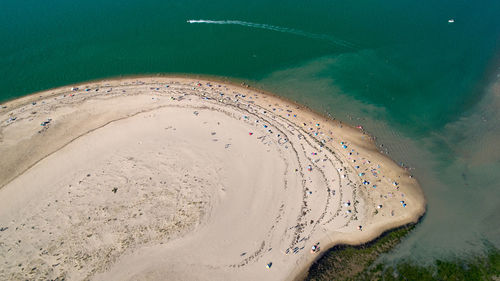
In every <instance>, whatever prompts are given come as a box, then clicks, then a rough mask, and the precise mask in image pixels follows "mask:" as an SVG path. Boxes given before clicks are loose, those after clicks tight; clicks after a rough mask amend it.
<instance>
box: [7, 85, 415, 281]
mask: <svg viewBox="0 0 500 281" xmlns="http://www.w3.org/2000/svg"><path fill="white" fill-rule="evenodd" d="M74 87H78V89H71V87H65V88H60V89H55V90H51V91H47V92H44V93H41V94H35V95H31V96H28V97H24V98H21V99H18V100H14V101H11V102H8V103H6V104H5V105H4V106H3V107H2V109H0V122H1V125H0V154H1V163H0V186H1V189H0V279H1V280H24V279H30V280H48V279H58V280H62V279H68V280H90V279H92V280H290V279H294V278H297V277H298V276H301V274H302V273H303V272H304V271H305V270H307V268H308V267H309V265H310V264H311V263H312V262H313V261H314V260H315V259H316V258H317V257H318V256H319V255H320V254H321V253H322V252H323V251H324V250H326V249H327V248H329V247H331V246H333V245H335V244H338V243H350V244H359V243H363V242H366V241H369V240H371V239H373V238H375V237H377V236H378V235H380V234H381V232H383V231H384V230H387V229H389V228H393V227H396V226H400V225H403V224H407V223H409V222H415V221H416V220H417V219H418V218H419V217H420V216H421V215H422V214H423V213H424V211H425V200H424V196H423V194H422V192H421V190H420V188H419V186H418V183H417V182H416V180H415V179H413V178H411V176H410V175H409V174H408V173H407V171H405V170H403V169H401V168H400V167H398V166H397V165H396V164H395V163H394V162H392V161H391V160H390V159H388V158H387V157H386V156H384V155H382V154H381V153H379V152H378V151H377V149H376V148H375V145H374V144H373V141H372V140H371V138H370V137H369V136H368V135H366V134H364V133H363V132H362V131H361V130H359V129H355V128H351V127H348V126H342V125H341V124H340V123H339V122H337V121H333V120H327V119H326V118H325V117H322V116H320V115H318V114H315V113H313V112H311V111H309V110H307V109H305V108H302V107H300V106H298V105H296V104H294V103H291V102H288V101H285V100H283V99H279V98H277V97H275V96H272V95H268V94H264V93H260V92H258V91H255V90H251V89H249V88H245V87H238V86H234V85H230V84H223V83H219V82H209V81H206V80H195V79H189V78H175V77H154V78H129V79H121V80H110V81H100V82H92V83H87V84H81V85H77V86H74ZM5 106H6V107H5ZM42 124H43V125H42ZM344 145H345V146H344ZM360 226H361V227H362V228H361V229H359V227H360ZM317 243H319V247H320V250H319V251H317V252H316V253H312V252H311V247H312V246H313V245H315V244H317ZM271 262H272V266H271V267H270V268H267V267H266V265H267V264H268V263H271Z"/></svg>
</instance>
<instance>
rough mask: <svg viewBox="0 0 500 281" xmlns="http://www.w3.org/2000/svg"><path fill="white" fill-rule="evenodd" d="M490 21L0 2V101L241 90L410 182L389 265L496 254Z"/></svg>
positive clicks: (384, 6)
mask: <svg viewBox="0 0 500 281" xmlns="http://www.w3.org/2000/svg"><path fill="white" fill-rule="evenodd" d="M499 15H500V2H499V1H494V0H486V1H481V2H478V1H471V0H468V1H442V0H438V1H407V0H402V1H395V0H389V1H370V0H361V1H331V0H330V1H320V0H312V1H307V2H304V1H251V2H248V3H243V2H235V1H159V0H142V1H131V0H124V1H109V0H102V1H95V0H87V1H81V0H75V1H62V0H53V1H40V0H26V1H2V3H0V38H1V42H2V44H0V101H2V100H7V99H11V98H14V97H18V96H22V95H25V94H29V93H32V92H35V91H39V90H44V89H49V88H53V87H57V86H62V85H67V84H70V83H75V82H80V81H86V80H92V79H99V78H105V77H112V76H119V75H133V74H150V73H194V74H208V75H217V76H224V77H230V78H237V79H243V80H246V81H249V82H250V83H251V84H252V85H253V86H256V87H260V88H263V89H266V90H270V91H273V92H275V93H277V94H279V95H282V96H285V97H289V98H292V99H295V100H297V101H299V102H302V103H305V104H307V105H309V106H311V107H313V108H315V109H317V110H320V111H322V112H329V113H331V114H332V115H333V116H335V117H336V118H339V119H342V120H344V121H346V122H350V123H351V124H354V125H356V124H362V125H363V126H364V127H365V128H366V129H367V130H368V131H369V132H371V133H372V134H374V135H375V136H376V137H377V139H378V142H379V143H383V144H384V149H386V150H387V151H388V153H389V155H390V156H392V157H393V159H395V160H396V161H398V162H400V161H402V162H404V163H405V164H406V165H409V166H410V167H412V168H413V169H414V173H415V175H416V176H417V178H418V179H419V180H420V182H421V184H422V186H423V189H424V190H425V194H426V196H427V199H428V213H427V215H426V217H425V218H424V220H423V222H422V223H421V224H420V225H419V227H418V228H417V230H416V231H415V233H413V234H412V235H411V236H410V237H409V238H408V239H407V240H406V241H405V242H403V243H402V244H401V245H400V246H399V247H398V248H397V249H395V250H394V251H393V252H392V253H390V255H387V257H386V258H387V259H389V260H390V259H399V258H409V257H411V258H414V259H417V260H421V261H425V260H427V261H428V260H431V259H430V258H436V257H442V256H455V255H467V254H469V253H471V252H481V251H483V249H484V244H485V241H489V243H493V244H494V245H496V246H497V247H500V204H499V198H500V184H498V182H500V175H499V174H500V173H499V172H498V171H500V148H499V147H500V146H499V142H500V114H499V113H498V108H499V106H500V97H499V95H500V90H499V86H498V85H497V84H496V82H497V81H498V79H499V78H498V76H497V75H499V74H500V69H499V68H498V66H499V65H500V59H499V57H500V55H499V49H500V16H499ZM451 18H453V19H455V22H454V23H448V20H449V19H451ZM189 20H195V22H191V23H189V22H188V21H189ZM198 20H205V21H203V22H199V21H198ZM495 87H496V88H495Z"/></svg>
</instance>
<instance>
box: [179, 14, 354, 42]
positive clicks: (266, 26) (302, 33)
mask: <svg viewBox="0 0 500 281" xmlns="http://www.w3.org/2000/svg"><path fill="white" fill-rule="evenodd" d="M187 22H188V23H204V24H230V25H240V26H245V27H253V28H260V29H267V30H271V31H277V32H283V33H289V34H294V35H299V36H303V37H308V38H312V39H319V40H325V41H329V42H330V43H333V44H335V45H338V46H341V47H344V48H348V49H355V48H357V46H356V45H355V44H353V43H351V42H348V41H345V40H342V39H339V38H336V37H334V36H331V35H326V34H316V33H310V32H306V31H302V30H298V29H293V28H287V27H281V26H275V25H269V24H262V23H253V22H246V21H239V20H187Z"/></svg>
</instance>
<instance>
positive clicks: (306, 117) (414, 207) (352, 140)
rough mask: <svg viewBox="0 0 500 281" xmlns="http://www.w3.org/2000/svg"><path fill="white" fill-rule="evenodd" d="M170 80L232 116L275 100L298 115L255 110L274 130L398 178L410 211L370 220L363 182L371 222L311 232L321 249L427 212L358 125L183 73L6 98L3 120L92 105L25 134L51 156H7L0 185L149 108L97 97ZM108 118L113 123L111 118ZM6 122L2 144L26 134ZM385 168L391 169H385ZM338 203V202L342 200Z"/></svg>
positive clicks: (306, 258) (307, 258)
mask: <svg viewBox="0 0 500 281" xmlns="http://www.w3.org/2000/svg"><path fill="white" fill-rule="evenodd" d="M139 80H144V81H147V82H143V83H137V81H139ZM174 82H176V83H180V84H182V85H185V86H186V87H185V89H184V88H183V89H184V90H183V91H186V93H188V95H189V94H192V95H193V97H195V96H196V95H198V94H200V93H202V92H203V93H205V94H203V93H202V95H199V97H210V100H211V102H212V103H213V104H212V105H211V106H216V107H217V106H222V107H220V108H221V109H222V110H225V109H224V108H225V107H226V106H230V107H233V108H234V109H235V110H236V111H235V113H231V114H238V113H237V111H238V110H241V107H242V106H248V107H249V108H252V107H255V108H256V109H259V108H260V109H264V108H273V107H276V108H278V106H275V104H279V108H282V109H284V108H285V107H288V108H293V111H294V113H295V114H298V115H299V117H298V118H297V120H294V119H293V118H291V117H290V118H288V119H289V120H288V119H287V117H286V114H287V113H286V111H283V114H281V115H280V114H274V113H272V112H269V114H267V113H265V111H264V115H262V113H259V114H260V115H256V116H260V117H262V118H268V117H264V116H265V115H266V114H267V115H266V116H269V117H273V118H278V119H279V120H280V121H279V122H278V121H277V120H278V119H273V118H271V119H269V121H270V120H275V121H272V122H275V123H276V122H277V123H276V125H277V126H278V127H277V129H279V128H282V129H283V128H285V127H286V126H292V125H293V124H294V125H293V127H294V128H296V129H294V130H299V129H298V128H300V125H301V124H300V123H301V122H302V123H304V124H305V123H306V121H307V123H308V126H303V127H304V128H303V129H300V130H302V131H301V133H305V134H308V136H307V138H310V139H311V140H315V141H316V142H317V144H309V145H310V146H311V147H318V149H320V150H321V148H323V146H324V147H325V148H327V147H328V148H329V149H330V151H331V152H332V153H333V154H332V155H338V156H339V157H341V158H342V157H344V158H342V159H344V160H347V159H349V158H350V157H349V156H348V155H347V154H346V153H347V150H342V149H339V148H338V146H339V144H338V142H337V141H339V140H340V139H342V141H345V142H346V143H347V144H348V145H349V148H350V149H351V148H354V149H355V151H356V153H358V151H359V153H361V155H367V158H366V159H370V160H369V161H368V160H363V161H368V163H369V162H370V161H373V162H374V163H375V161H377V163H381V164H382V165H380V166H382V167H383V168H382V169H384V171H383V172H382V171H380V172H378V171H377V172H376V173H375V172H373V173H374V176H375V174H387V175H388V178H389V177H390V178H391V179H392V178H394V179H393V181H394V182H395V181H396V180H397V181H398V182H399V183H398V184H397V185H398V186H401V187H404V193H405V196H406V198H407V199H405V200H408V202H410V203H409V204H410V205H408V208H405V210H408V211H401V212H403V213H402V214H401V215H400V214H399V212H400V211H398V212H397V214H396V215H394V214H393V216H396V217H394V218H389V219H387V218H384V219H381V218H380V215H379V216H377V218H378V219H377V218H374V217H375V215H376V214H371V211H370V212H368V213H366V211H367V210H368V206H371V207H370V210H371V208H373V207H374V205H373V204H375V201H374V199H373V198H371V197H370V195H367V194H370V193H369V192H371V191H365V190H363V188H364V186H363V185H360V186H358V187H357V188H359V192H360V194H364V193H366V194H364V195H366V196H368V197H367V198H365V199H363V204H366V206H363V207H362V208H364V209H365V210H364V211H365V214H364V216H366V217H370V218H371V219H367V220H366V222H367V223H371V224H369V225H365V226H363V231H355V232H352V231H348V232H344V231H342V232H338V231H333V232H332V231H330V232H328V233H326V234H325V235H323V238H319V237H320V236H321V235H320V236H318V235H319V234H314V235H316V236H315V237H317V238H318V239H319V240H321V247H322V248H323V247H325V246H326V248H330V247H332V246H334V245H337V244H342V243H345V244H351V245H353V244H360V243H364V242H367V241H370V240H372V239H374V238H376V237H378V236H379V235H380V234H381V233H383V232H384V231H386V230H387V229H390V228H394V227H397V226H401V225H405V224H407V223H409V222H416V221H417V220H418V218H419V217H420V216H421V215H422V214H423V213H424V212H425V198H424V196H423V194H422V191H421V189H420V188H419V186H418V183H417V182H416V181H415V180H414V179H410V178H404V177H403V178H401V179H396V178H395V177H401V176H406V177H408V176H409V175H408V174H407V172H406V171H404V170H403V169H402V168H400V167H399V166H397V165H396V164H395V163H394V161H392V160H391V159H390V158H388V157H387V156H386V155H382V154H380V153H379V152H378V151H377V149H376V147H375V145H374V142H373V140H372V138H371V137H369V136H367V135H366V134H364V133H362V132H360V131H359V130H358V129H355V128H352V127H349V126H345V125H341V123H339V122H338V121H334V120H329V119H327V118H325V117H324V116H322V115H320V114H319V113H316V112H313V111H312V110H310V109H308V108H306V107H305V106H302V105H298V104H296V103H293V102H290V101H288V100H285V99H283V98H280V97H277V96H275V95H270V94H268V93H262V91H260V90H255V89H251V88H246V87H239V86H236V85H233V84H229V83H228V82H224V84H223V87H224V88H227V89H228V90H227V93H232V92H235V91H237V92H238V93H240V92H241V93H244V94H240V96H237V97H235V98H228V97H227V96H226V97H224V98H221V101H217V99H214V98H213V97H212V96H210V95H214V94H216V93H215V92H214V91H212V90H213V89H214V88H212V87H210V86H207V85H208V84H207V83H213V84H220V83H219V82H217V81H216V80H212V79H210V80H204V79H197V78H196V79H193V78H185V77H183V78H181V77H164V76H155V77H149V78H147V77H133V78H122V79H119V80H101V81H98V82H93V83H79V84H78V85H77V86H75V87H86V88H88V89H91V90H89V91H81V90H80V91H76V92H75V91H70V90H69V89H68V88H69V86H67V87H62V88H57V89H53V90H49V91H44V92H41V93H36V94H33V95H30V96H27V97H23V98H20V99H17V100H13V101H10V102H7V103H6V105H7V106H8V107H7V108H6V109H1V110H0V116H4V117H3V119H5V118H6V117H7V116H9V115H8V114H6V113H11V112H13V113H14V114H13V115H16V113H18V114H20V115H22V114H23V113H24V114H27V113H26V110H32V109H31V108H32V107H34V106H35V104H33V105H32V106H31V105H30V104H32V103H33V102H36V103H37V104H38V103H41V102H43V101H47V103H48V102H49V101H50V100H57V99H58V98H59V100H57V102H58V103H55V104H54V105H53V107H54V108H56V107H58V106H59V107H60V108H73V109H74V108H77V107H78V106H80V107H81V106H87V105H88V104H90V103H93V104H92V106H88V107H86V109H85V110H83V111H81V112H79V113H78V114H76V113H74V112H73V113H69V115H68V112H66V113H65V114H66V115H64V116H66V117H68V116H79V117H78V118H80V119H79V120H77V121H80V120H88V124H81V123H79V122H77V121H74V120H71V119H70V118H68V119H64V118H66V117H64V118H63V119H64V120H65V121H64V122H62V121H61V123H57V122H59V120H56V121H54V122H53V123H55V125H54V128H49V129H47V130H46V131H44V132H42V133H41V134H40V133H39V134H35V136H34V138H33V139H31V138H26V136H24V138H25V140H26V141H25V142H24V145H25V147H24V148H26V147H27V148H30V149H28V150H26V151H28V152H29V151H37V149H40V148H41V147H42V150H43V149H48V151H51V153H49V154H43V153H42V154H38V155H32V156H30V157H32V158H33V159H36V158H37V157H38V160H37V161H35V162H33V159H31V160H32V161H31V162H32V163H31V164H30V165H28V164H27V163H29V160H30V159H27V160H26V159H25V158H22V157H21V158H20V159H21V160H23V161H25V162H23V161H21V160H19V159H17V160H16V159H14V158H15V155H14V156H13V157H14V158H6V159H7V164H8V166H12V164H14V165H13V166H15V167H14V169H11V170H10V172H12V171H17V173H18V174H17V176H16V175H14V176H13V175H12V174H10V176H11V177H12V178H11V179H10V180H9V179H8V174H7V175H6V174H2V182H1V183H0V184H1V185H2V186H5V187H8V186H9V185H12V184H13V182H14V181H16V180H18V178H20V177H22V176H23V175H25V173H27V172H28V171H29V170H31V169H33V168H34V167H35V166H41V165H37V163H39V162H42V161H45V159H46V158H50V157H53V156H52V154H58V152H59V151H61V150H62V149H63V148H65V147H66V146H67V145H69V144H70V143H71V142H72V141H73V140H75V139H78V138H80V137H85V136H87V135H92V134H91V133H92V132H94V131H95V130H97V129H98V128H102V127H109V126H108V124H110V122H114V121H117V120H122V119H123V120H127V119H131V118H132V117H133V116H137V115H141V114H143V113H145V112H146V111H147V110H146V111H137V109H134V106H136V107H137V105H130V104H129V103H127V104H129V105H130V107H129V108H125V109H124V108H120V109H119V111H120V110H121V112H113V111H111V109H113V107H112V106H111V104H112V103H111V102H110V103H109V104H110V106H108V107H107V108H104V109H102V111H101V113H102V114H104V115H102V114H101V113H99V111H98V109H97V108H98V104H97V103H96V102H95V101H97V100H99V99H100V100H107V101H106V102H108V101H111V100H112V99H114V101H117V100H119V99H127V98H129V99H132V98H135V97H136V98H137V99H138V100H139V98H142V97H143V96H149V97H153V100H154V97H156V96H158V97H160V99H161V97H162V95H163V93H162V94H161V95H160V93H158V90H156V88H155V87H153V88H149V87H148V85H149V86H151V85H157V86H158V85H159V86H161V87H165V84H168V83H174ZM148 83H149V84H148ZM106 84H108V85H109V86H105V85H106ZM134 86H136V87H135V89H139V88H140V87H142V88H141V90H140V91H143V92H140V93H139V91H138V90H137V91H138V92H137V93H135V94H134V96H130V95H129V93H126V94H117V95H115V93H112V94H109V95H113V97H107V95H106V93H103V91H104V90H105V88H110V87H113V88H120V87H123V89H125V88H126V87H129V88H127V90H128V89H134ZM97 87H100V88H102V89H103V91H101V92H97V91H95V89H97ZM189 87H192V91H191V92H189V90H188V89H189ZM162 90H165V89H163V88H162ZM200 91H201V92H200ZM165 92H166V93H165V95H167V96H168V90H165ZM71 94H76V95H79V96H80V97H82V96H83V97H82V98H81V101H78V102H77V103H76V104H71V103H68V104H67V105H64V106H63V105H62V104H63V103H64V102H65V101H64V98H65V97H63V96H64V95H71ZM61 95H63V96H61ZM85 95H86V96H85ZM109 95H108V96H109ZM205 95H206V96H205ZM244 95H249V96H250V95H255V97H256V99H255V100H252V102H250V100H249V99H248V98H245V97H243V96H244ZM40 96H41V97H40ZM257 96H258V98H257ZM221 97H222V96H221ZM226 98H227V100H226ZM141 102H143V101H142V99H141ZM161 102H163V101H161ZM201 102H203V101H201ZM147 106H148V108H150V109H151V110H150V111H151V112H157V111H158V110H160V109H161V108H162V107H161V106H159V107H158V108H155V107H151V105H150V104H147ZM23 108H24V110H23ZM238 108H239V109H238ZM56 110H57V109H56ZM65 110H66V109H65ZM68 110H69V109H68ZM92 110H96V112H92ZM127 110H129V111H127ZM134 110H135V111H134ZM132 111H134V112H136V113H135V114H131V112H132ZM50 113H51V112H50V111H49V112H48V114H49V115H50ZM35 114H36V113H35ZM71 114H75V115H71ZM79 114H80V115H79ZM120 114H122V115H123V116H122V117H121V119H120V118H117V117H118V115H120ZM13 115H11V116H13ZM28 116H29V115H28ZM280 116H281V117H280ZM89 117H92V118H90V119H89ZM97 117H98V118H97ZM260 117H259V118H260ZM78 118H77V119H78ZM94 118H96V119H94ZM256 118H257V117H256ZM3 119H2V121H5V120H3ZM32 119H35V118H32ZM108 119H109V120H111V121H109V120H108ZM106 120H108V122H105V121H106ZM13 121H14V122H16V120H13ZM17 121H22V122H28V119H23V118H20V119H19V120H17ZM99 122H100V123H99ZM272 122H271V123H272ZM280 122H281V123H280ZM316 122H317V123H318V124H320V123H321V125H317V127H319V129H318V128H317V129H315V130H312V129H311V130H310V133H307V132H306V128H305V127H309V126H312V127H314V124H313V123H316ZM19 123H21V122H19ZM35 123H36V122H35ZM4 124H5V123H4ZM4 124H2V128H1V140H2V142H4V141H8V140H9V136H14V138H13V139H16V137H18V136H15V135H16V132H18V133H20V134H21V135H24V133H26V130H27V129H26V128H27V127H23V128H24V129H25V130H24V131H23V130H21V129H22V128H21V129H19V130H18V129H16V130H12V131H8V130H10V129H6V128H5V127H4V126H5V125H4ZM96 124H100V126H97V127H96ZM279 124H288V125H283V126H285V127H283V126H282V125H279ZM49 125H50V126H52V125H51V124H49ZM30 126H31V125H30ZM75 126H76V127H75ZM280 126H281V127H280ZM92 127H93V128H92ZM32 128H34V127H33V126H31V127H30V130H31V129H32ZM68 128H71V130H73V131H72V132H73V134H74V135H73V138H70V139H71V140H70V141H68V139H65V140H64V139H63V140H62V143H59V146H58V144H57V143H52V142H48V141H47V139H48V138H50V137H51V136H52V137H54V138H55V139H58V137H66V138H67V137H68V136H69V135H71V133H70V134H68V133H67V130H68ZM75 128H76V131H74V130H75ZM58 130H59V131H58ZM329 130H331V131H334V132H335V133H334V134H333V135H331V136H330V137H331V138H332V139H331V140H332V141H331V142H330V141H325V139H326V135H327V134H328V133H327V131H329ZM52 131H54V132H52ZM99 131H100V130H99ZM6 132H7V133H6ZM313 132H315V134H316V133H318V132H319V137H317V138H315V136H314V135H313ZM323 132H324V133H323ZM337 132H340V133H339V134H337ZM75 133H76V134H75ZM323 134H324V137H323V140H321V138H322V137H321V136H323ZM41 135H43V136H41ZM75 136H76V137H75ZM304 136H305V135H304ZM13 139H11V140H13ZM334 140H335V141H334ZM322 141H325V142H324V143H322ZM9 143H10V144H12V145H13V146H14V148H15V147H16V146H17V148H18V149H19V148H22V147H19V146H18V144H16V143H15V142H13V141H11V142H9ZM31 143H38V146H37V145H34V146H30V145H31ZM48 143H49V144H48ZM330 143H331V144H330ZM50 145H52V147H48V148H47V147H46V146H50ZM9 148H12V147H9ZM353 151H354V150H353ZM325 153H328V152H326V151H325ZM343 153H344V154H343ZM59 154H60V153H59ZM25 157H26V155H25ZM363 159H364V158H363ZM353 160H354V159H353ZM26 161H27V162H26ZM301 161H303V160H301ZM23 163H24V164H23ZM304 163H305V162H304ZM4 164H5V163H4ZM16 165H18V166H16ZM23 165H24V168H23ZM367 165H368V164H367ZM2 166H4V165H2ZM360 166H361V165H360ZM386 166H387V167H389V168H386ZM353 167H354V165H352V164H350V169H352V170H353V171H354V168H353ZM372 171H373V170H372ZM360 174H361V173H360ZM367 174H368V173H367ZM369 176H370V175H366V177H365V178H366V181H372V180H371V179H370V177H369ZM353 177H354V178H358V177H356V176H355V173H354V174H353ZM375 177H376V176H375ZM384 177H385V176H384ZM357 181H358V183H362V182H361V177H359V179H357ZM339 188H340V189H339V190H342V188H344V189H345V188H346V186H342V185H339ZM395 188H396V187H395V186H393V187H392V188H391V187H389V186H387V187H385V186H379V187H377V189H376V190H377V192H383V190H385V189H387V191H388V192H391V189H392V190H394V189H395ZM328 189H330V187H328ZM397 189H398V190H399V187H397ZM356 190H357V189H356ZM379 190H382V191H379ZM0 191H1V192H4V190H3V189H0ZM318 192H320V191H318ZM4 194H5V192H4ZM381 194H382V193H381ZM11 195H12V196H15V195H14V193H11ZM362 196H363V195H362ZM381 196H382V195H381ZM311 200H313V199H311ZM317 200H319V199H314V200H313V201H311V202H321V201H317ZM360 200H361V199H360ZM370 200H371V201H373V203H371V204H369V203H366V202H365V201H370ZM339 202H340V201H339ZM340 203H342V202H340ZM352 203H354V202H352ZM388 204H389V203H388ZM396 205H397V204H396ZM396 205H394V206H396ZM389 206H392V205H389ZM394 206H393V207H394ZM405 206H406V205H405ZM341 208H343V207H341ZM385 208H386V206H385V203H384V208H383V209H381V211H384V210H385ZM410 209H411V211H409V210H410ZM398 210H399V209H398ZM312 231H313V232H312V233H317V232H314V230H312ZM332 236H333V237H332ZM311 242H312V241H311ZM322 251H323V249H322ZM315 259H317V255H310V254H302V256H301V257H300V258H298V259H297V260H296V262H297V265H298V266H293V267H291V268H292V270H291V272H282V273H281V275H280V276H281V277H280V278H277V279H289V278H295V277H299V276H300V275H301V274H302V273H303V272H304V270H307V269H308V268H309V266H310V264H311V263H312V262H313V261H314V260H315ZM262 262H263V261H262ZM273 269H274V268H273ZM235 274H236V273H235ZM284 274H286V275H284Z"/></svg>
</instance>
